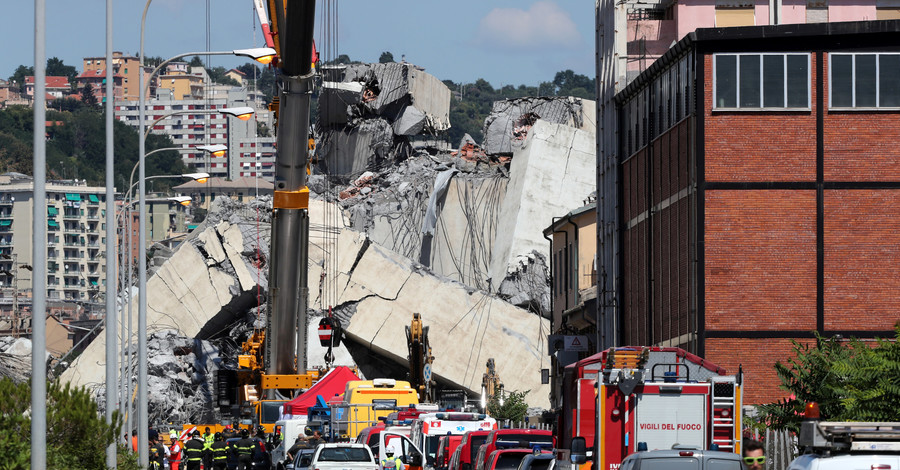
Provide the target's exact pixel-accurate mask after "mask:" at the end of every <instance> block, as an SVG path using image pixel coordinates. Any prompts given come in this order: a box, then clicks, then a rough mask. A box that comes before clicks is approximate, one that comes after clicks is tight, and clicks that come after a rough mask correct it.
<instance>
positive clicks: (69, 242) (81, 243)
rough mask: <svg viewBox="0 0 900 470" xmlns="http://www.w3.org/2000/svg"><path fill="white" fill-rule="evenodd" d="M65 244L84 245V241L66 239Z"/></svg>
mask: <svg viewBox="0 0 900 470" xmlns="http://www.w3.org/2000/svg"><path fill="white" fill-rule="evenodd" d="M65 246H75V247H78V246H84V242H76V241H69V240H66V243H65Z"/></svg>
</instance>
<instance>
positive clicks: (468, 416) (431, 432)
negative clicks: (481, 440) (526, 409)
mask: <svg viewBox="0 0 900 470" xmlns="http://www.w3.org/2000/svg"><path fill="white" fill-rule="evenodd" d="M494 429H497V420H495V419H494V418H491V417H489V416H487V415H485V414H481V413H459V412H455V411H449V412H440V413H425V414H421V415H419V417H418V419H416V420H415V421H413V422H412V429H411V431H410V439H411V440H412V441H413V443H414V444H415V445H416V446H417V447H418V448H420V449H422V451H423V452H425V461H426V466H427V467H429V468H431V467H434V462H435V460H434V459H435V457H436V455H437V451H438V443H439V440H440V438H441V437H443V436H447V435H463V434H465V433H466V432H468V431H491V430H494Z"/></svg>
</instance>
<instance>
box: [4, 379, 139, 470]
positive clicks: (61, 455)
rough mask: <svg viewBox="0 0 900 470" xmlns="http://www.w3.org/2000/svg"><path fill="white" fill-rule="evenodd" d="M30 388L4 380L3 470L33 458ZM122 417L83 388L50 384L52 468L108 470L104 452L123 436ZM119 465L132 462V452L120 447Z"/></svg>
mask: <svg viewBox="0 0 900 470" xmlns="http://www.w3.org/2000/svg"><path fill="white" fill-rule="evenodd" d="M30 397H31V386H30V385H29V384H28V383H27V382H25V383H15V382H13V381H12V380H11V379H9V378H8V377H7V378H2V379H0V429H3V433H0V453H2V455H3V456H4V458H3V462H2V463H0V468H2V469H7V468H9V469H12V468H28V465H29V462H30V460H31V445H30V441H31V439H30V438H29V437H30V434H31V419H30V413H29V408H30V405H31V399H30ZM121 425H122V419H121V417H120V416H119V414H118V412H114V413H113V422H112V424H107V423H106V419H105V418H104V417H103V416H102V415H101V414H100V410H99V408H98V406H97V403H96V402H94V400H93V399H92V398H91V396H90V393H89V392H88V391H87V390H86V389H85V388H83V387H77V388H72V387H70V386H69V385H68V384H66V385H60V384H59V383H58V382H51V383H49V384H48V387H47V435H46V439H47V467H48V468H50V469H68V468H83V469H98V470H100V469H105V468H106V453H105V452H104V451H103V450H104V449H106V447H107V446H109V445H110V444H112V443H113V442H114V441H115V439H116V436H118V435H119V431H120V429H121ZM119 452H120V455H119V461H120V462H122V463H123V466H122V467H120V468H136V465H135V466H128V462H129V461H131V462H133V460H134V459H133V458H131V459H129V458H128V456H127V455H126V454H127V451H125V450H124V448H122V447H120V449H119Z"/></svg>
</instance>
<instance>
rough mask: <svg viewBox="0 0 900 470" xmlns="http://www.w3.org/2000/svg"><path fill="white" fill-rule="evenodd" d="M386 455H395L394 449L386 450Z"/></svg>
mask: <svg viewBox="0 0 900 470" xmlns="http://www.w3.org/2000/svg"><path fill="white" fill-rule="evenodd" d="M384 455H387V456H388V457H390V456H392V455H394V449H391V448H390V447H388V448H387V449H384Z"/></svg>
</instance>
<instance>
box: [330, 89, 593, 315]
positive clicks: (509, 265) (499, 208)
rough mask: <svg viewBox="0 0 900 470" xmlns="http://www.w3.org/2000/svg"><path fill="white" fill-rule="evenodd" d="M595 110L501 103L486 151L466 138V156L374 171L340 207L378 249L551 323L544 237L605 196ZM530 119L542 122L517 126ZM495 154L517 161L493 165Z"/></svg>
mask: <svg viewBox="0 0 900 470" xmlns="http://www.w3.org/2000/svg"><path fill="white" fill-rule="evenodd" d="M593 110H594V104H593V102H591V101H587V100H582V99H579V98H570V97H564V98H522V99H516V100H507V101H501V102H497V103H495V105H494V112H493V113H492V114H491V115H490V116H489V117H488V118H487V119H486V121H485V129H486V131H485V145H484V146H483V147H479V146H477V145H476V144H475V142H474V139H472V138H471V137H470V136H466V137H464V138H463V140H462V141H461V142H460V150H459V151H457V152H453V153H449V154H447V153H439V154H437V155H433V156H432V155H429V154H419V155H415V156H413V157H410V158H409V159H407V160H406V161H403V162H400V163H398V164H396V165H394V166H391V167H387V168H384V169H381V170H380V171H376V172H366V173H364V174H363V175H362V176H361V177H360V178H358V179H357V180H356V181H353V182H352V184H351V186H350V187H347V188H342V189H341V191H342V192H341V194H340V196H339V197H336V199H340V204H341V206H342V207H344V208H345V209H346V210H347V212H348V213H349V214H350V220H351V224H352V227H353V228H354V229H356V230H359V231H362V232H365V233H366V234H368V235H369V237H370V238H371V239H372V240H373V241H375V242H376V243H378V244H380V245H383V246H386V247H388V248H390V249H391V250H393V251H396V252H398V253H401V254H403V255H404V256H406V257H407V258H410V259H414V260H418V261H419V262H420V263H421V264H423V265H425V266H427V267H429V268H430V269H431V270H433V271H434V272H435V273H437V274H440V275H442V276H446V277H448V278H450V279H453V280H455V281H458V282H461V283H463V284H465V285H468V286H471V287H474V288H477V289H482V290H487V291H490V292H494V293H496V294H497V295H499V296H500V297H501V298H504V299H506V300H508V301H509V302H511V303H513V304H514V305H517V306H520V307H523V308H527V309H529V310H532V311H535V312H539V313H541V314H542V315H544V316H546V315H548V314H549V311H550V300H549V299H550V287H549V269H548V266H549V263H548V262H547V259H548V256H549V244H548V242H547V241H546V239H545V238H544V237H543V233H542V230H543V228H545V227H546V225H549V224H550V221H551V220H552V218H553V217H555V216H558V215H560V214H566V213H568V212H569V211H571V210H572V208H577V207H580V206H581V205H583V201H584V200H585V199H586V198H587V197H588V196H589V195H590V194H591V192H592V191H594V189H595V186H596V183H595V178H594V166H595V161H594V152H595V151H594V146H595V143H594V130H595V129H594V124H593V123H594V119H593ZM523 115H527V116H529V117H530V118H533V119H531V120H528V121H527V126H519V127H516V126H514V124H515V121H516V119H518V117H521V116H523ZM544 116H546V117H547V119H545V118H544ZM501 124H503V125H501ZM516 129H518V132H516ZM492 152H493V153H494V156H496V154H497V153H498V152H499V154H501V155H502V154H504V152H508V153H509V154H510V155H511V158H509V157H500V158H493V157H494V156H491V155H488V157H490V158H485V157H484V156H485V155H486V154H491V153H492ZM441 175H443V176H441ZM541 221H543V222H541Z"/></svg>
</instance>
